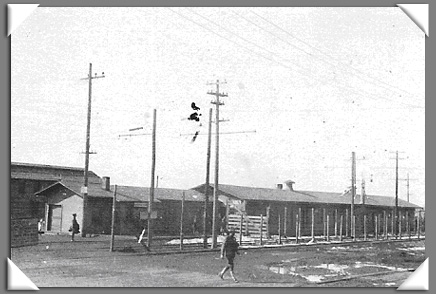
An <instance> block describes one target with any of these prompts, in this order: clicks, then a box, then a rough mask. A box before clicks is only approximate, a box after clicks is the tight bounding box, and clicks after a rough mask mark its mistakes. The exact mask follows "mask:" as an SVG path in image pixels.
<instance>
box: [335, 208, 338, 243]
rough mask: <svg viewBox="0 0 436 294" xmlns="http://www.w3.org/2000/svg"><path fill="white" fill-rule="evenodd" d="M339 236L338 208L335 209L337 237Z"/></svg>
mask: <svg viewBox="0 0 436 294" xmlns="http://www.w3.org/2000/svg"><path fill="white" fill-rule="evenodd" d="M337 237H338V209H337V208H336V209H335V238H337Z"/></svg>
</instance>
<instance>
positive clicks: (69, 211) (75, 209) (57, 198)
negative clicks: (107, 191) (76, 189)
mask: <svg viewBox="0 0 436 294" xmlns="http://www.w3.org/2000/svg"><path fill="white" fill-rule="evenodd" d="M55 205H59V206H60V211H61V220H60V225H59V226H58V225H54V224H53V222H57V221H58V220H57V219H54V218H53V216H52V214H51V213H50V212H49V210H50V206H55ZM73 213H76V214H77V217H76V218H77V222H78V223H79V225H80V226H81V225H82V219H83V200H82V197H79V196H78V195H76V194H74V193H72V192H71V191H70V190H68V189H65V188H63V189H60V191H59V192H58V193H56V194H55V195H54V196H53V197H49V198H48V201H47V214H46V215H47V218H48V219H46V223H47V224H48V225H47V226H48V228H49V231H51V232H56V233H68V230H69V228H70V226H71V225H72V221H73Z"/></svg>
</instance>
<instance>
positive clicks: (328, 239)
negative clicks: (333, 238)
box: [326, 214, 330, 241]
mask: <svg viewBox="0 0 436 294" xmlns="http://www.w3.org/2000/svg"><path fill="white" fill-rule="evenodd" d="M329 220H330V216H329V215H328V214H327V230H326V232H327V235H326V237H327V241H330V228H329V226H330V221H329Z"/></svg>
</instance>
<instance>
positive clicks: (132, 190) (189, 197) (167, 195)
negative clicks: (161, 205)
mask: <svg viewBox="0 0 436 294" xmlns="http://www.w3.org/2000/svg"><path fill="white" fill-rule="evenodd" d="M111 189H112V190H113V189H114V186H111ZM118 193H122V194H124V195H129V196H131V197H135V198H136V199H138V201H148V199H149V197H150V188H146V187H134V186H118V185H117V194H118ZM183 193H185V201H204V196H203V195H202V194H200V193H198V192H197V191H194V190H181V189H168V188H155V189H154V199H155V200H160V201H165V200H167V201H168V200H176V201H181V200H182V195H183Z"/></svg>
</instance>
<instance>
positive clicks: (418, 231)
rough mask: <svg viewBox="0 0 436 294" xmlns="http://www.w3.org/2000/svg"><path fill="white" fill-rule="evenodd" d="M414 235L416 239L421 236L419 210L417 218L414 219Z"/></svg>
mask: <svg viewBox="0 0 436 294" xmlns="http://www.w3.org/2000/svg"><path fill="white" fill-rule="evenodd" d="M416 235H417V236H418V240H419V238H420V237H421V210H419V211H418V219H417V221H416Z"/></svg>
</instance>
